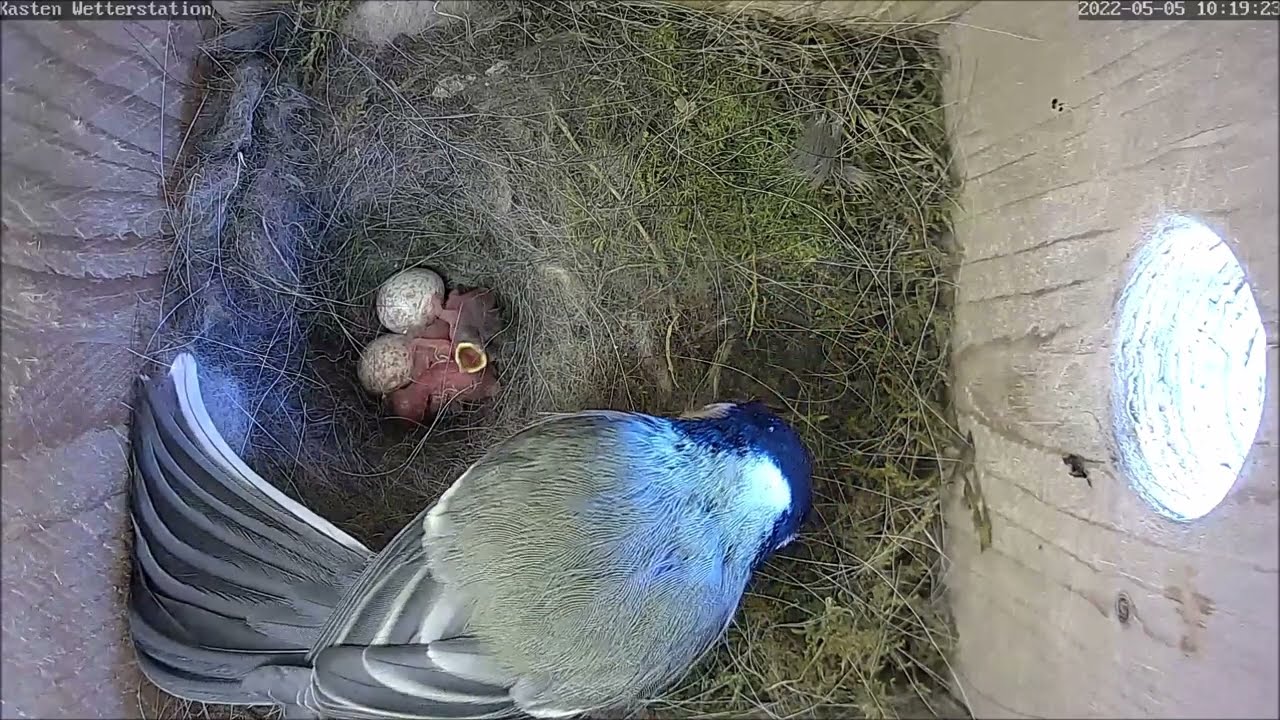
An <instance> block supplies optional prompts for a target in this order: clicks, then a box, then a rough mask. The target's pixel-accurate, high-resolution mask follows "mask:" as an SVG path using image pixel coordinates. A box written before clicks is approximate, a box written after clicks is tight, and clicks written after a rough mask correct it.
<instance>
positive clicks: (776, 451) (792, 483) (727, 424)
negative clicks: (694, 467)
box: [685, 401, 813, 558]
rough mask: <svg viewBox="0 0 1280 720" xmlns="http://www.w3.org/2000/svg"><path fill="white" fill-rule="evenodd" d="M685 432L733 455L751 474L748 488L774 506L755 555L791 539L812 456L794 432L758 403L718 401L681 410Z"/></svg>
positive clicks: (802, 514) (804, 513)
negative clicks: (770, 524) (686, 426)
mask: <svg viewBox="0 0 1280 720" xmlns="http://www.w3.org/2000/svg"><path fill="white" fill-rule="evenodd" d="M685 418H686V422H687V423H689V430H690V433H691V434H693V435H696V436H699V438H700V439H701V441H702V442H704V443H706V444H708V445H710V446H711V447H713V448H715V449H718V450H726V451H729V452H732V453H733V454H735V455H738V456H739V457H740V458H742V462H744V463H745V464H746V465H745V470H744V472H746V473H748V474H750V475H752V476H753V477H752V478H750V479H751V482H750V483H749V487H751V488H752V490H751V492H759V493H761V494H762V495H767V496H769V497H768V498H767V501H766V502H765V503H764V505H765V506H766V507H776V518H775V519H774V522H773V528H772V531H771V532H770V533H769V535H768V537H767V538H765V542H764V544H763V546H762V547H761V551H762V552H761V556H762V558H763V556H765V555H767V554H768V553H771V552H773V551H774V550H777V549H779V548H781V547H783V546H785V545H786V544H788V543H790V542H791V541H792V540H794V539H795V537H796V535H797V534H798V533H799V532H800V527H801V526H802V525H803V524H804V522H805V520H806V519H808V516H809V509H810V506H811V503H812V473H813V460H812V458H811V456H810V455H809V451H808V449H807V448H805V446H804V443H803V442H802V441H801V440H800V435H799V434H798V433H796V431H795V429H794V428H792V427H791V426H790V425H789V424H787V422H786V421H785V420H783V419H782V418H780V417H778V415H777V414H776V413H774V412H773V411H772V410H770V409H769V408H768V406H766V405H765V404H764V403H762V402H758V401H752V402H746V403H720V404H716V405H709V406H707V407H706V408H703V409H702V410H699V411H696V412H692V413H688V414H686V415H685Z"/></svg>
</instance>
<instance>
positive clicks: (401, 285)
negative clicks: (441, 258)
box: [375, 268, 444, 334]
mask: <svg viewBox="0 0 1280 720" xmlns="http://www.w3.org/2000/svg"><path fill="white" fill-rule="evenodd" d="M375 303H376V307H377V310H378V320H379V321H380V322H381V323H382V325H383V327H385V328H386V329H388V330H390V331H391V332H393V333H401V334H404V333H407V332H411V331H412V330H414V329H415V328H419V327H423V326H425V325H428V324H430V323H431V321H433V320H435V319H436V316H438V315H439V314H440V309H441V307H443V305H444V280H443V279H442V278H441V277H440V276H439V275H438V274H436V273H435V272H434V271H431V270H428V269H427V268H409V269H408V270H402V271H400V272H398V273H396V274H395V275H392V276H391V279H389V280H387V281H386V282H384V283H383V284H382V287H380V288H378V297H377V300H376V301H375Z"/></svg>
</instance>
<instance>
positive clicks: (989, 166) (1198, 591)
mask: <svg viewBox="0 0 1280 720" xmlns="http://www.w3.org/2000/svg"><path fill="white" fill-rule="evenodd" d="M944 42H945V46H946V50H947V53H948V55H949V56H950V57H951V59H952V69H951V72H950V74H949V76H948V78H947V90H948V95H949V98H948V102H949V105H950V107H949V115H950V122H951V124H952V128H953V136H954V138H955V143H956V147H955V149H956V152H957V155H958V158H957V159H958V167H960V168H961V171H962V173H963V174H964V176H965V178H966V187H965V190H964V194H963V198H962V204H963V211H962V213H961V215H960V218H959V222H958V227H957V239H958V240H959V242H960V243H961V245H962V246H963V247H964V249H965V260H964V265H963V267H962V269H961V271H960V275H959V278H958V282H959V288H958V294H957V295H958V307H957V317H956V334H955V338H954V365H955V377H956V388H957V397H956V401H957V405H958V409H959V412H960V416H961V424H962V428H963V429H965V430H972V432H973V437H974V440H975V445H976V453H975V462H976V467H977V473H978V477H979V478H980V482H981V487H982V490H983V493H984V497H985V501H986V503H987V505H988V509H989V511H990V514H991V518H992V525H993V535H994V540H993V545H992V547H991V548H989V549H988V550H986V551H985V552H980V551H979V549H978V546H977V541H976V538H975V536H974V533H973V531H972V523H971V521H970V520H969V514H968V511H967V510H966V509H964V508H963V506H962V504H961V502H960V501H959V499H958V498H956V499H953V500H952V501H951V502H950V503H949V514H948V517H949V520H950V523H949V528H948V529H949V532H948V548H949V555H950V557H951V561H952V567H951V572H950V575H949V582H950V594H951V601H952V606H953V609H954V612H955V615H956V621H957V625H958V634H959V637H960V647H959V651H958V654H957V656H956V657H955V658H954V665H955V669H956V673H957V678H958V682H957V691H958V693H959V694H962V695H964V696H966V697H967V699H968V700H969V702H970V703H971V704H972V707H973V710H974V713H975V715H977V716H979V717H1063V716H1075V717H1082V716H1087V717H1104V716H1109V717H1197V716H1198V717H1250V716H1251V717H1276V716H1277V713H1280V699H1278V697H1277V685H1276V681H1275V678H1276V676H1277V674H1278V673H1280V659H1278V657H1277V624H1278V621H1277V615H1278V607H1277V596H1278V595H1280V587H1278V584H1277V577H1278V576H1277V566H1278V565H1280V549H1278V547H1277V545H1278V542H1280V541H1278V540H1277V516H1276V502H1277V498H1278V495H1280V493H1278V492H1277V480H1276V477H1277V471H1278V470H1280V464H1278V463H1277V456H1276V439H1277V437H1276V436H1277V416H1276V411H1275V400H1276V399H1277V398H1278V397H1280V394H1278V392H1280V391H1278V388H1277V376H1278V375H1280V373H1278V372H1277V366H1278V364H1280V354H1278V353H1277V349H1276V330H1277V298H1278V295H1277V289H1278V287H1280V280H1278V279H1277V270H1276V265H1277V263H1276V256H1277V246H1276V234H1275V228H1276V225H1277V198H1278V197H1280V188H1278V187H1277V176H1278V172H1280V171H1278V169H1277V168H1278V158H1280V153H1278V152H1277V138H1276V134H1275V118H1276V116H1277V102H1276V95H1275V91H1274V88H1275V87H1276V85H1277V70H1276V67H1277V54H1278V53H1277V34H1276V32H1275V25H1274V23H1273V24H1270V25H1267V24H1250V23H1235V22H1200V23H1108V22H1078V21H1077V20H1076V19H1075V3H1004V2H989V3H982V4H980V5H978V6H977V7H975V8H973V9H972V10H970V11H969V12H967V13H966V14H965V15H964V16H962V17H961V18H960V19H959V20H958V21H957V22H956V23H954V24H953V25H951V26H950V28H949V29H948V30H947V31H946V33H945V34H944ZM1173 211H1181V212H1189V213H1192V214H1198V215H1200V216H1201V217H1202V218H1204V219H1206V220H1207V221H1208V222H1209V223H1210V225H1211V226H1213V227H1214V228H1215V229H1216V230H1218V231H1219V232H1220V233H1221V234H1222V235H1223V237H1224V238H1225V239H1226V240H1227V242H1228V243H1229V245H1230V247H1231V248H1232V250H1233V251H1234V252H1235V253H1236V255H1237V257H1238V258H1239V259H1240V261H1241V262H1242V264H1243V265H1244V266H1245V269H1246V273H1247V275H1248V278H1249V280H1250V282H1251V284H1252V286H1253V288H1254V294H1255V297H1256V299H1257V302H1258V305H1259V308H1260V311H1261V314H1262V316H1263V322H1264V327H1265V328H1266V329H1267V331H1268V334H1269V336H1270V339H1269V343H1268V350H1267V353H1268V354H1267V370H1268V374H1269V376H1268V381H1267V393H1268V402H1267V404H1266V410H1265V411H1264V416H1263V420H1262V427H1261V428H1260V430H1259V433H1258V437H1257V443H1256V445H1255V447H1254V449H1253V451H1252V454H1251V456H1250V459H1249V461H1248V462H1247V464H1246V466H1245V470H1244V471H1243V472H1242V474H1241V477H1240V479H1239V480H1238V481H1237V483H1236V485H1235V487H1234V488H1233V490H1232V492H1231V493H1230V494H1229V495H1228V497H1227V499H1226V501H1224V503H1223V504H1222V505H1221V506H1219V507H1218V508H1217V509H1216V510H1214V511H1213V512H1212V513H1210V514H1209V515H1208V516H1206V517H1204V518H1202V519H1201V520H1199V521H1196V522H1192V523H1189V524H1179V523H1175V522H1173V521H1170V520H1166V519H1164V518H1163V517H1161V516H1159V515H1157V514H1156V513H1155V512H1153V511H1152V510H1151V508H1150V507H1148V505H1147V504H1146V503H1145V502H1144V501H1143V500H1142V499H1141V498H1139V497H1138V496H1137V495H1136V494H1135V493H1134V492H1133V490H1132V489H1131V488H1130V487H1129V484H1128V481H1127V480H1126V478H1125V477H1124V475H1123V473H1122V471H1121V470H1120V468H1119V467H1118V465H1117V463H1116V461H1115V447H1114V440H1113V437H1112V431H1111V416H1110V410H1109V403H1110V390H1111V365H1110V352H1111V347H1112V332H1113V330H1114V323H1113V320H1112V312H1113V308H1114V305H1115V302H1116V300H1117V298H1118V296H1119V291H1120V289H1121V287H1122V284H1123V282H1124V281H1125V279H1126V277H1127V268H1128V263H1129V260H1130V259H1131V257H1132V255H1133V253H1134V251H1135V250H1136V249H1137V247H1138V246H1139V244H1140V243H1141V241H1142V238H1143V233H1144V232H1145V231H1146V230H1147V229H1148V228H1149V227H1150V226H1151V224H1152V223H1154V222H1157V221H1158V220H1159V219H1160V218H1161V217H1162V216H1163V215H1164V214H1165V213H1168V212H1173ZM1067 453H1075V454H1078V455H1080V456H1083V457H1084V458H1086V459H1087V460H1088V461H1089V462H1088V463H1087V466H1088V471H1089V475H1090V477H1089V482H1086V481H1085V480H1083V479H1080V478H1075V477H1072V476H1071V474H1070V468H1069V467H1067V466H1066V465H1065V464H1064V462H1063V459H1062V458H1063V456H1064V455H1065V454H1067ZM1090 483H1091V485H1090ZM1121 594H1123V595H1124V596H1125V597H1126V599H1127V603H1128V604H1127V611H1128V620H1127V622H1121V620H1120V619H1119V613H1118V612H1117V602H1118V598H1119V597H1120V596H1121Z"/></svg>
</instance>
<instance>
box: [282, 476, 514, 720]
mask: <svg viewBox="0 0 1280 720" xmlns="http://www.w3.org/2000/svg"><path fill="white" fill-rule="evenodd" d="M464 480H465V474H464V476H463V478H460V479H459V480H458V482H463V481H464ZM455 487H456V483H455ZM447 495H448V493H446V497H447ZM444 499H445V498H442V499H441V501H444ZM428 518H429V513H427V512H424V513H421V514H419V515H418V517H417V518H415V519H414V521H413V522H411V523H409V525H408V526H406V527H405V528H404V529H403V530H401V531H400V533H399V534H397V535H396V537H395V538H394V539H393V540H392V541H391V542H390V543H389V544H388V545H387V547H386V548H385V549H384V550H383V551H382V552H381V553H379V554H378V556H377V558H375V559H374V561H373V562H372V563H370V565H369V566H368V567H367V568H366V569H365V572H364V573H362V574H361V576H360V578H359V579H358V580H357V581H356V582H355V584H354V585H353V586H352V587H351V589H350V590H349V592H348V593H347V595H346V596H345V597H344V599H343V601H342V603H341V604H340V605H339V606H338V608H337V610H336V611H335V612H334V615H333V617H332V618H331V619H330V622H329V623H328V624H327V626H326V627H325V629H324V630H323V632H322V633H321V635H320V638H319V640H318V641H317V642H316V645H315V647H314V649H313V652H312V664H313V666H314V672H313V673H312V680H311V686H310V688H309V690H308V693H307V696H306V698H305V702H306V704H307V706H308V707H310V708H311V709H313V710H315V711H316V712H318V713H321V714H322V715H324V716H326V717H334V718H347V717H349V718H392V717H396V718H495V717H508V716H511V715H515V714H517V710H516V708H515V705H514V703H513V701H512V698H511V695H510V693H509V688H510V686H511V684H512V682H513V679H511V678H507V677H504V676H503V674H502V673H501V672H499V671H497V670H496V667H495V666H494V665H493V664H492V663H491V662H490V663H486V660H485V659H484V656H483V654H480V657H481V659H480V661H479V663H478V666H480V667H483V668H484V671H483V672H480V673H471V674H470V675H466V674H459V673H455V672H453V670H452V669H451V668H450V667H449V666H447V664H446V665H442V664H439V663H437V662H436V661H435V659H433V653H432V650H433V649H434V648H435V647H436V646H437V645H442V644H443V645H445V647H446V648H447V643H448V641H450V639H451V638H457V637H459V636H460V635H461V634H462V633H463V631H464V628H465V625H466V619H467V618H466V606H465V603H463V602H461V601H460V600H459V598H458V597H457V596H456V595H455V594H452V593H450V592H449V591H448V588H447V586H446V585H445V584H444V583H442V582H440V580H439V579H438V578H435V577H433V575H432V573H431V565H430V559H429V558H428V556H427V550H426V545H425V543H426V542H428V538H427V532H426V528H427V524H428ZM443 657H444V658H445V663H448V662H449V660H451V659H455V658H454V657H453V656H450V655H448V654H446V655H443ZM470 660H471V663H470V664H469V665H467V667H471V668H475V667H477V662H476V659H475V657H471V658H470ZM456 664H457V665H458V666H462V665H463V664H462V663H456Z"/></svg>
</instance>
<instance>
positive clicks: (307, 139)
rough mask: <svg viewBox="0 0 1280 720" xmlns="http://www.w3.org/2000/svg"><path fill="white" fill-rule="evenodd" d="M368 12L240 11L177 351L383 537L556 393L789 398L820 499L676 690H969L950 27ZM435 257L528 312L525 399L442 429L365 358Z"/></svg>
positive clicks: (538, 6)
mask: <svg viewBox="0 0 1280 720" xmlns="http://www.w3.org/2000/svg"><path fill="white" fill-rule="evenodd" d="M343 10H344V8H343V6H342V5H340V4H336V3H319V4H306V3H304V4H301V5H300V6H298V7H297V8H294V9H292V10H290V11H289V12H284V13H280V14H277V15H272V16H270V17H266V18H263V19H262V20H261V22H257V23H254V24H252V25H250V26H248V27H240V28H232V29H227V30H228V32H225V33H223V34H221V35H219V36H218V37H217V38H215V39H214V40H213V41H211V42H210V43H208V46H207V48H208V52H207V59H206V61H205V62H204V63H203V65H202V67H201V69H200V72H199V78H198V81H199V87H200V92H199V93H198V94H197V97H196V98H195V100H194V102H193V105H192V107H193V119H192V125H191V129H190V132H189V134H188V138H187V141H186V147H185V152H184V155H183V160H182V162H181V165H180V167H179V168H178V169H177V172H176V173H175V175H174V177H173V181H172V183H171V185H170V191H171V193H172V207H173V213H172V225H173V232H174V238H175V241H176V243H175V245H176V247H175V261H174V265H173V271H172V273H171V275H170V282H169V292H168V294H167V303H168V311H167V313H166V315H165V320H164V323H163V326H162V328H161V331H160V332H159V333H158V334H157V336H156V339H155V341H154V343H153V344H152V346H151V347H150V348H149V350H150V352H151V353H152V354H153V355H154V356H156V357H157V358H159V359H165V358H167V357H171V356H172V354H173V353H174V352H176V351H178V350H186V351H190V352H193V353H194V354H195V355H196V356H197V357H198V359H199V361H200V363H201V367H202V373H204V375H205V377H204V378H203V379H202V385H203V387H204V388H205V389H206V394H207V395H208V397H207V401H208V402H209V404H210V410H211V414H212V415H213V417H214V420H215V422H216V423H217V424H218V425H219V426H220V428H221V429H222V430H223V432H224V434H225V435H226V436H227V438H228V441H229V442H230V443H231V444H232V445H233V447H237V448H238V449H239V450H240V451H241V453H242V454H243V455H244V456H245V458H246V459H247V461H248V462H250V463H251V464H252V465H253V466H254V467H255V468H256V469H258V470H259V472H261V473H262V474H263V475H264V476H266V477H268V478H270V479H271V480H273V481H275V482H276V483H277V484H279V485H280V486H282V487H283V488H284V489H285V490H286V491H288V492H290V493H292V494H294V495H295V496H297V497H299V498H300V499H301V500H302V501H303V502H305V503H307V504H308V505H310V506H311V507H313V508H315V509H316V510H317V511H318V512H320V513H322V514H324V515H326V516H327V517H329V518H330V519H332V520H333V521H334V522H336V523H338V524H339V525H341V526H343V527H344V528H346V529H348V530H349V531H351V532H353V533H354V534H356V535H357V536H359V537H361V538H362V539H364V540H366V541H367V542H369V543H370V544H371V545H372V546H374V547H377V546H380V545H381V543H383V542H385V541H386V540H387V539H389V537H390V536H391V535H392V534H394V533H395V532H396V531H397V530H398V529H399V528H401V527H402V526H403V525H404V524H405V523H406V522H408V521H409V520H410V519H411V518H412V517H413V516H414V515H415V514H416V513H417V512H418V511H419V510H421V509H422V508H424V507H426V506H427V505H429V504H430V503H431V501H432V500H433V499H434V498H435V497H436V496H437V495H438V494H439V493H440V492H441V491H442V490H443V489H444V488H445V487H447V486H448V484H449V483H450V482H452V480H453V479H454V478H455V477H456V476H457V475H458V473H459V472H460V471H461V470H462V469H463V468H465V467H466V466H467V465H468V464H469V463H470V462H471V461H473V460H474V459H475V458H476V457H477V456H478V454H479V453H480V452H482V451H483V449H484V448H486V447H488V446H489V445H491V444H493V443H494V442H496V441H498V440H499V439H501V438H503V437H504V436H506V435H507V434H509V433H510V432H512V431H513V430H514V429H515V428H518V427H520V426H522V425H523V424H525V423H527V422H529V421H530V420H532V419H534V418H536V417H537V416H538V415H539V414H541V413H545V412H548V411H572V410H577V409H582V408H587V407H608V408H625V409H639V410H644V411H648V412H654V413H667V412H678V411H682V410H685V409H688V408H691V407H697V406H700V405H702V404H704V403H707V402H712V401H715V400H723V399H736V398H746V397H758V398H762V399H764V400H766V401H768V402H770V403H771V404H774V405H776V406H780V407H783V408H785V409H786V411H787V414H788V415H789V417H790V418H791V420H792V421H793V422H794V423H795V424H796V425H797V426H798V428H799V429H800V431H801V432H802V434H803V435H804V437H805V440H806V441H807V443H808V444H809V446H810V447H811V449H812V450H813V452H814V454H815V457H816V459H817V477H816V479H815V480H816V488H815V492H816V507H815V519H814V521H813V523H812V525H811V527H810V528H808V531H807V534H806V535H804V536H803V541H802V542H800V543H798V545H797V546H796V547H795V548H794V549H792V550H789V551H787V552H786V553H784V554H783V556H781V557H777V558H775V559H774V560H773V561H772V562H770V563H769V564H768V565H767V566H766V567H765V568H764V570H763V571H762V572H761V573H760V575H759V577H758V578H757V580H756V581H755V582H754V583H753V585H752V587H751V588H750V590H749V596H748V598H747V599H746V601H745V604H744V607H743V609H742V612H741V614H740V616H739V619H738V620H737V622H736V623H735V625H734V627H733V628H732V630H731V632H730V633H729V635H728V638H727V640H726V642H725V643H724V644H723V647H721V648H720V649H719V650H718V651H717V652H716V653H715V654H714V656H713V657H711V658H709V659H708V660H707V661H705V662H704V663H703V664H702V665H701V666H700V667H699V668H698V669H697V670H696V671H695V672H694V673H693V674H692V675H691V676H690V677H689V678H688V679H687V681H686V682H685V683H684V685H683V686H681V687H679V688H676V689H675V690H674V691H673V693H672V694H671V695H670V696H669V697H665V698H661V699H657V700H655V702H654V704H653V707H652V708H651V711H652V712H653V713H654V714H657V715H662V716H726V717H728V716H734V717H737V716H743V715H752V716H775V717H792V716H832V717H834V716H839V717H847V716H850V715H864V716H868V717H871V716H894V715H920V714H937V713H942V714H948V715H954V714H955V712H957V710H956V709H955V707H954V706H952V705H946V704H944V703H946V699H945V697H944V695H945V693H944V692H943V689H944V687H945V686H946V684H947V681H948V680H949V679H950V673H949V671H948V669H947V666H946V659H945V658H946V653H947V650H948V647H949V645H950V643H951V642H952V637H951V631H950V629H949V624H948V621H947V617H946V614H945V610H944V606H943V604H942V602H941V597H940V595H941V585H940V571H941V558H942V552H941V547H940V543H941V532H940V522H941V521H940V514H941V507H940V491H941V488H942V484H943V482H942V479H941V478H942V462H941V457H942V455H943V453H944V450H945V449H946V447H947V446H948V445H949V444H950V443H952V442H953V441H954V440H955V431H954V430H953V423H951V422H949V421H948V415H947V412H948V410H947V402H946V398H947V392H946V390H947V387H946V375H947V372H946V365H947V356H948V348H947V336H948V324H949V317H950V312H949V309H948V302H949V301H948V293H949V287H948V281H947V279H946V278H947V267H948V263H949V262H950V260H949V254H948V252H947V249H946V238H947V237H948V232H949V213H950V203H951V197H952V194H953V192H954V189H955V184H954V182H953V180H952V178H951V175H950V173H949V157H948V151H947V146H946V141H945V133H944V129H943V121H942V111H941V104H942V103H941V90H940V83H939V78H938V73H939V69H940V68H939V66H940V57H939V54H938V51H937V49H936V46H935V44H934V40H933V38H932V37H931V36H930V35H928V34H926V33H924V32H921V31H919V30H916V31H910V32H908V31H903V32H893V33H885V32H883V28H879V29H880V30H881V32H869V31H866V30H859V29H858V28H854V27H845V26H840V27H837V26H829V25H822V24H814V23H805V24H800V23H792V22H781V21H778V20H772V19H768V18H764V17H756V16H748V15H735V16H730V15H727V14H720V13H717V12H712V11H707V10H702V9H696V8H692V7H688V6H679V5H666V4H631V3H615V2H609V3H590V2H581V3H565V4H561V3H554V4H553V3H533V2H529V3H526V2H522V3H518V4H514V5H505V4H500V3H495V4H486V5H480V4H478V3H472V11H471V12H470V13H469V14H468V15H467V16H466V17H460V18H454V19H452V20H451V21H447V22H441V23H439V24H437V25H436V26H435V27H432V28H430V29H428V30H427V31H425V32H424V33H422V34H420V35H418V36H415V37H413V38H403V37H402V38H399V39H398V40H396V41H395V42H394V43H393V44H391V45H387V46H383V47H373V46H371V45H366V44H362V43H360V42H357V41H355V40H352V39H351V38H349V37H347V36H345V35H344V34H343V33H341V32H339V31H338V30H337V28H339V27H340V24H341V21H342V13H343ZM413 265H425V266H429V267H431V268H434V269H436V270H437V271H438V272H440V273H441V274H442V275H443V276H444V277H445V278H446V280H447V281H448V282H449V283H450V285H451V286H454V285H468V286H487V287H491V288H493V289H495V290H496V291H497V293H498V295H499V297H500V298H501V301H502V305H503V312H504V316H505V321H506V329H505V330H504V331H503V333H502V334H501V336H500V337H499V338H498V339H497V340H496V341H495V347H494V350H493V353H494V357H495V366H496V367H497V368H498V370H499V380H500V382H501V383H502V392H501V394H500V396H499V397H498V398H497V400H496V401H493V402H491V403H489V404H487V405H483V406H478V407H458V408H451V409H450V411H449V412H447V413H445V414H443V415H442V416H440V417H438V418H436V419H435V420H434V421H433V422H431V423H430V425H428V426H415V427H406V426H404V425H403V424H398V423H393V422H388V421H387V420H385V419H383V417H382V414H381V408H380V406H379V403H378V402H377V401H376V400H375V399H373V398H370V397H368V396H367V395H366V394H365V393H364V392H363V391H362V390H361V389H360V387H359V386H358V384H357V381H356V372H355V363H356V361H357V358H358V355H359V352H360V350H361V348H362V347H363V346H364V345H365V344H366V343H368V342H369V341H370V340H371V339H372V338H373V337H375V336H376V335H377V334H379V332H380V330H379V327H378V322H377V318H376V317H375V315H374V311H373V302H372V299H373V295H374V293H375V291H376V288H377V287H378V285H379V284H380V283H381V282H382V281H384V280H385V279H386V278H387V277H389V276H390V275H391V274H393V273H394V272H395V271H397V270H400V269H402V268H405V267H408V266H413ZM940 703H943V704H940Z"/></svg>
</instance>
